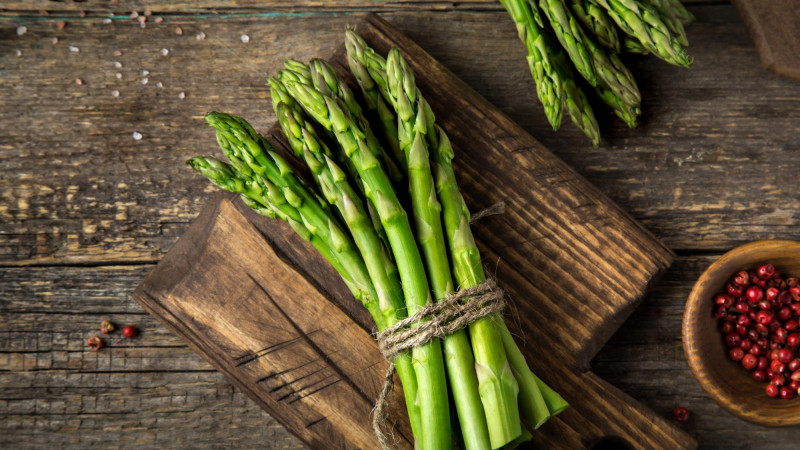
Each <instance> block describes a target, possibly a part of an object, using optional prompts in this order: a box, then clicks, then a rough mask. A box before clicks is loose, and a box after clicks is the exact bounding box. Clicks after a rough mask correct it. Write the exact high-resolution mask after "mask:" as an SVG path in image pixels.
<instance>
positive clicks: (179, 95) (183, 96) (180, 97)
mask: <svg viewBox="0 0 800 450" xmlns="http://www.w3.org/2000/svg"><path fill="white" fill-rule="evenodd" d="M178 98H179V99H181V100H183V99H184V98H186V94H184V93H183V92H181V93H180V94H178Z"/></svg>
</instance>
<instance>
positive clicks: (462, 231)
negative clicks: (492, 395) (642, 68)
mask: <svg viewBox="0 0 800 450" xmlns="http://www.w3.org/2000/svg"><path fill="white" fill-rule="evenodd" d="M347 42H348V57H350V58H354V59H359V60H361V61H364V62H363V65H364V66H365V67H367V68H368V69H369V74H370V76H373V77H374V78H373V79H374V81H375V83H376V84H377V85H378V86H379V87H380V88H381V93H382V94H383V95H384V98H386V99H388V100H390V103H393V102H392V101H391V99H392V95H391V92H390V90H389V89H388V87H387V85H388V83H387V82H386V78H385V77H384V78H381V76H382V75H385V74H386V70H385V69H384V70H380V69H381V68H380V67H378V66H379V60H378V59H377V58H376V57H375V52H374V51H373V50H372V49H371V48H370V47H369V46H368V45H367V43H366V42H365V41H364V40H363V39H361V37H359V36H358V35H357V34H355V33H353V32H352V31H348V39H347ZM416 95H417V96H418V97H419V99H420V100H419V101H421V102H424V99H423V98H422V95H421V93H419V91H418V90H417V93H416ZM425 104H426V105H427V102H425ZM422 109H423V110H428V109H429V107H428V106H423V107H422ZM590 112H591V110H590ZM424 117H425V118H426V119H427V121H428V123H427V125H426V128H427V130H428V131H427V132H426V138H427V139H428V141H429V142H428V149H429V151H430V156H431V161H432V162H433V164H432V169H433V173H434V180H435V185H436V191H437V195H438V197H439V201H440V203H441V205H442V213H443V215H442V217H443V221H444V224H445V226H444V228H445V235H446V239H447V243H448V245H449V248H450V255H451V263H452V266H453V273H454V275H455V278H456V281H457V282H458V283H459V285H460V287H461V288H462V289H464V288H469V287H473V286H477V285H478V284H480V283H482V282H483V281H484V280H485V274H484V272H483V266H482V265H481V261H480V252H479V251H478V248H477V247H476V246H475V241H474V239H473V237H472V230H471V228H470V225H469V210H468V209H467V206H466V203H465V202H464V199H463V197H462V196H461V192H460V191H459V189H458V183H457V182H456V178H455V173H454V172H453V166H452V163H451V160H452V158H453V149H452V147H451V145H450V140H449V139H448V137H447V135H446V134H445V133H444V131H443V130H442V129H441V128H439V127H438V126H437V125H435V123H434V116H433V112H432V111H431V112H429V113H427V112H426V114H424ZM483 320H484V321H490V322H492V323H493V324H494V325H496V327H498V328H499V330H500V331H502V330H504V329H505V330H506V332H508V331H507V329H506V328H505V323H504V322H503V320H502V319H501V318H500V317H499V316H492V317H489V318H486V319H483ZM476 323H479V322H476ZM488 331H489V333H491V331H492V330H491V328H489V330H488ZM473 334H477V335H478V336H473ZM470 336H471V337H472V338H473V339H472V340H473V343H474V342H475V340H476V339H485V341H486V342H495V343H497V342H501V341H502V333H499V334H495V335H494V336H490V337H487V336H480V333H473V329H472V328H470ZM496 339H500V341H497V340H496ZM473 345H474V344H473ZM499 345H503V344H499ZM517 352H519V350H518V349H517ZM495 354H498V352H496V353H495ZM519 355H521V353H520V354H519ZM476 360H479V358H478V357H477V355H476ZM508 361H509V362H510V363H511V367H513V370H515V371H517V373H525V371H528V372H529V371H530V370H529V369H528V367H527V364H526V363H525V360H524V358H519V357H517V358H509V360H508ZM476 367H477V369H476V370H478V371H479V374H480V371H482V370H483V369H482V368H481V366H476ZM502 371H503V372H508V373H511V372H512V369H511V368H509V367H508V364H506V368H505V369H503V370H502ZM517 381H518V382H519V383H522V384H525V386H522V387H521V388H520V394H521V395H520V403H521V405H522V409H523V411H524V412H526V413H527V414H528V415H526V417H527V418H528V422H529V423H533V424H537V425H541V424H542V423H544V422H545V421H546V420H547V418H548V417H549V415H550V413H549V411H548V410H547V408H546V407H543V406H542V405H543V403H542V398H541V395H540V393H539V389H540V388H539V386H538V385H537V384H535V383H533V382H532V381H531V379H530V377H522V378H521V379H518V380H517ZM548 389H549V388H548ZM487 419H489V417H488V415H487Z"/></svg>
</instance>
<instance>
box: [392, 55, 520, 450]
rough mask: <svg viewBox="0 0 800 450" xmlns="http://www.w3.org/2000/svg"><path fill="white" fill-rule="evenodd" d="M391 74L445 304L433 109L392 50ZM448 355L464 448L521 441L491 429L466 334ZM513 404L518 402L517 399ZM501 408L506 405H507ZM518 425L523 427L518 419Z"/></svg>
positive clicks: (414, 198) (424, 243)
mask: <svg viewBox="0 0 800 450" xmlns="http://www.w3.org/2000/svg"><path fill="white" fill-rule="evenodd" d="M386 72H387V82H388V86H389V90H388V92H389V96H390V98H391V102H392V104H393V105H396V110H397V116H398V136H399V143H400V148H401V149H402V150H403V153H404V154H405V159H406V166H407V167H408V180H409V193H410V195H411V208H412V213H413V214H412V215H413V218H414V225H415V230H416V235H417V242H418V243H419V245H420V247H421V249H422V255H423V257H424V259H425V265H426V267H427V271H428V278H429V281H430V284H431V288H432V290H433V295H434V297H435V299H436V301H440V300H442V299H444V298H446V297H447V296H448V295H451V294H452V293H453V279H452V275H451V273H450V261H449V259H448V254H447V248H446V244H445V240H444V235H443V231H442V220H441V210H442V208H441V205H440V204H439V201H438V199H437V198H436V189H435V188H434V181H433V175H432V174H431V167H430V160H429V156H428V150H427V144H426V140H425V134H426V133H427V131H428V129H427V123H428V120H427V119H426V114H429V111H430V108H429V107H427V103H424V99H422V98H421V97H420V96H419V93H418V90H417V86H416V83H415V82H414V76H413V74H412V73H411V71H410V70H409V69H408V66H407V65H406V63H405V60H403V58H402V56H400V53H399V51H397V49H392V51H391V52H389V57H388V59H387V61H386ZM444 352H445V362H446V364H447V374H448V377H449V379H450V389H451V391H452V392H453V399H454V401H455V406H456V411H457V412H458V420H459V425H460V426H461V431H462V437H463V439H464V445H465V448H467V449H475V450H478V449H485V448H488V447H489V446H490V436H491V437H492V439H491V446H492V447H493V448H497V447H499V446H501V445H503V444H505V443H506V442H508V441H510V440H513V439H514V438H516V437H517V436H518V435H519V432H520V430H518V429H517V430H514V429H510V430H509V429H508V427H499V428H498V427H496V428H495V430H492V429H487V420H486V416H485V415H484V407H483V405H482V404H481V397H480V395H479V385H478V379H477V376H476V373H475V360H474V358H473V356H472V349H471V348H470V343H469V339H468V337H467V333H466V331H465V330H459V331H457V332H455V333H453V334H451V335H449V336H447V337H446V338H445V339H444ZM515 395H516V393H514V396H515ZM492 400H494V399H492ZM500 400H502V398H501V399H500ZM512 400H516V398H515V397H512ZM487 403H488V400H487ZM508 403H510V404H509V405H508V406H509V408H511V410H512V411H513V412H516V401H512V402H508ZM498 404H499V405H505V403H498ZM489 410H490V411H492V412H494V411H497V412H499V413H501V414H500V415H499V416H498V417H497V419H498V420H499V421H500V422H501V423H502V424H505V423H506V422H507V421H509V420H513V419H514V417H513V415H512V416H511V417H510V418H509V417H508V415H507V414H505V409H503V408H500V407H495V408H493V409H489ZM516 423H519V419H518V418H517V420H516ZM493 425H494V424H493ZM493 432H494V433H493ZM509 434H510V435H509Z"/></svg>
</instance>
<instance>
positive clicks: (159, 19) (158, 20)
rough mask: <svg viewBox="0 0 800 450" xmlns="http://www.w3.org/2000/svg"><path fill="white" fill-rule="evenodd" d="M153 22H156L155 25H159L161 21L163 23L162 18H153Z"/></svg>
mask: <svg viewBox="0 0 800 450" xmlns="http://www.w3.org/2000/svg"><path fill="white" fill-rule="evenodd" d="M153 20H155V21H156V23H161V22H163V21H164V18H163V17H156V18H155V19H153Z"/></svg>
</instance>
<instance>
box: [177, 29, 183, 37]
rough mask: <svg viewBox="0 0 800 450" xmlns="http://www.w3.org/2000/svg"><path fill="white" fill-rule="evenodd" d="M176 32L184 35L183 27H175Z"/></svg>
mask: <svg viewBox="0 0 800 450" xmlns="http://www.w3.org/2000/svg"><path fill="white" fill-rule="evenodd" d="M175 34H177V35H178V36H180V35H182V34H183V28H181V27H175Z"/></svg>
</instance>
